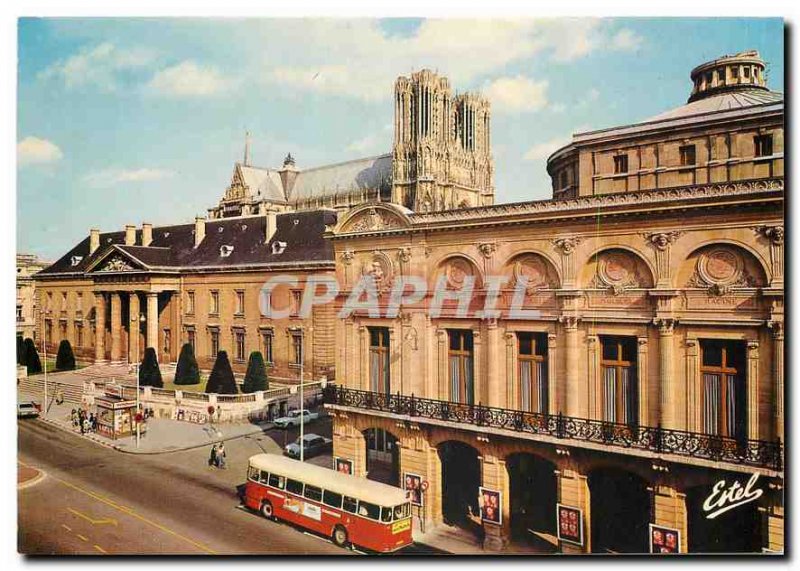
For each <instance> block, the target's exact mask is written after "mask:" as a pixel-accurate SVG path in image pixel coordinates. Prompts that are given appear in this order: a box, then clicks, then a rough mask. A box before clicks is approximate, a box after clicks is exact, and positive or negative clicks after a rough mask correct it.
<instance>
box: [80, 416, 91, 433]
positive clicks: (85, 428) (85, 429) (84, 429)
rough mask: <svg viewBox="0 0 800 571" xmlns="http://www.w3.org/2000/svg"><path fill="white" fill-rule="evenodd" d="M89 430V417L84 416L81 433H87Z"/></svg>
mask: <svg viewBox="0 0 800 571" xmlns="http://www.w3.org/2000/svg"><path fill="white" fill-rule="evenodd" d="M87 432H89V417H86V416H84V417H83V422H82V423H81V434H86V433H87Z"/></svg>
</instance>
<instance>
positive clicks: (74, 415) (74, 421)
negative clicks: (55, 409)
mask: <svg viewBox="0 0 800 571" xmlns="http://www.w3.org/2000/svg"><path fill="white" fill-rule="evenodd" d="M69 418H70V420H71V421H72V426H73V428H74V427H76V426H78V411H77V410H75V409H74V408H73V409H72V412H71V413H69Z"/></svg>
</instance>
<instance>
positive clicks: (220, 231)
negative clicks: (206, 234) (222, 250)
mask: <svg viewBox="0 0 800 571" xmlns="http://www.w3.org/2000/svg"><path fill="white" fill-rule="evenodd" d="M223 230H224V228H223V227H222V226H220V227H219V230H217V232H219V233H220V234H222V231H223Z"/></svg>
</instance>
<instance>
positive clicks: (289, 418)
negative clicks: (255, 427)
mask: <svg viewBox="0 0 800 571" xmlns="http://www.w3.org/2000/svg"><path fill="white" fill-rule="evenodd" d="M301 418H302V420H303V424H308V423H309V422H314V421H315V420H317V419H318V418H319V413H316V412H311V411H310V410H307V409H303V410H291V411H289V414H287V415H286V416H282V417H280V418H276V419H275V420H274V421H273V424H275V426H278V427H280V428H289V427H290V426H300V419H301Z"/></svg>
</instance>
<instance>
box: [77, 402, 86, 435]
mask: <svg viewBox="0 0 800 571" xmlns="http://www.w3.org/2000/svg"><path fill="white" fill-rule="evenodd" d="M84 421H85V418H84V416H83V409H82V408H81V409H78V428H80V429H81V434H83V433H84V432H85V430H86V425H85V422H84Z"/></svg>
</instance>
